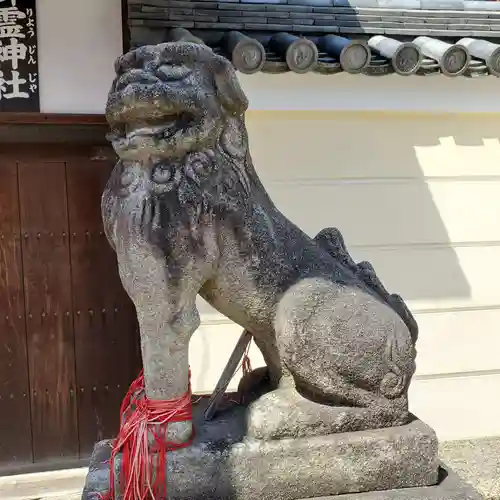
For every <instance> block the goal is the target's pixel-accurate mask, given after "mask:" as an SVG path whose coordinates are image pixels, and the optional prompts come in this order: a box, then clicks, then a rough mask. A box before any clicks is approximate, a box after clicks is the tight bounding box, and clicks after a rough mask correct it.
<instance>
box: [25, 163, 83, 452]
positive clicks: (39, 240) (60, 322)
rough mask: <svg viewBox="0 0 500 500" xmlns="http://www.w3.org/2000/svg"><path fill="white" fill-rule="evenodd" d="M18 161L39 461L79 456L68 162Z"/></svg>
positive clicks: (28, 334) (31, 371)
mask: <svg viewBox="0 0 500 500" xmlns="http://www.w3.org/2000/svg"><path fill="white" fill-rule="evenodd" d="M18 165H19V192H20V207H21V231H22V253H23V267H24V287H25V299H26V314H27V341H28V357H29V375H30V386H31V407H32V433H33V452H34V460H35V462H39V461H42V460H44V459H57V458H63V457H64V458H65V457H68V458H70V457H77V456H78V430H77V416H76V398H75V387H76V380H75V355H74V335H73V319H72V314H71V312H72V304H71V272H70V251H69V235H68V211H67V200H66V178H65V163H64V161H48V160H47V161H42V160H36V159H32V160H26V161H25V162H19V163H18Z"/></svg>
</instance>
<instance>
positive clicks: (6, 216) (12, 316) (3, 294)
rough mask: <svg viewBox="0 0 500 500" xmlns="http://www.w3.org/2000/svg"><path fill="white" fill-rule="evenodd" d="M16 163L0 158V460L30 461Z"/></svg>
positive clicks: (30, 445) (17, 462)
mask: <svg viewBox="0 0 500 500" xmlns="http://www.w3.org/2000/svg"><path fill="white" fill-rule="evenodd" d="M28 394H29V385H28V360H27V355H26V325H25V315H24V295H23V282H22V258H21V244H20V228H19V198H18V183H17V166H16V162H15V161H14V160H13V159H7V158H2V157H0V464H9V465H12V464H22V463H29V462H31V461H32V460H33V455H32V443H31V418H30V401H29V397H28Z"/></svg>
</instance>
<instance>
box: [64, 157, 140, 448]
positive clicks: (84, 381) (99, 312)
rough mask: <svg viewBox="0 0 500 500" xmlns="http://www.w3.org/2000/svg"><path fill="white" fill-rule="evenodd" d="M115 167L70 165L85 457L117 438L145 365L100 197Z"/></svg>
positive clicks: (104, 162) (109, 162)
mask: <svg viewBox="0 0 500 500" xmlns="http://www.w3.org/2000/svg"><path fill="white" fill-rule="evenodd" d="M113 164H114V159H107V158H106V157H105V156H104V157H101V158H100V157H97V158H96V157H94V159H91V157H90V155H89V156H88V157H85V158H79V159H74V160H69V161H68V163H67V175H68V207H69V220H70V223H69V224H70V232H71V270H72V283H73V286H72V289H73V305H74V312H75V343H76V373H77V384H78V420H79V423H80V425H79V432H80V434H79V437H80V454H81V456H82V457H85V456H87V455H89V454H90V453H91V451H92V448H93V445H94V443H95V442H96V441H97V440H100V439H103V438H109V437H113V436H114V435H116V433H117V430H118V427H119V409H120V405H121V401H122V399H123V396H124V395H125V393H126V390H127V388H128V386H129V384H130V382H131V381H132V380H133V379H134V378H135V377H136V376H137V374H138V372H139V370H140V364H141V360H140V348H139V335H138V330H137V322H136V317H135V310H134V307H133V304H132V302H131V300H130V299H129V298H128V296H127V295H126V293H125V291H124V290H123V287H122V285H121V282H120V279H119V276H118V270H117V264H116V257H115V254H114V251H113V250H112V249H111V247H110V245H109V243H108V241H107V239H106V237H105V235H104V232H103V227H102V219H101V210H100V202H101V194H102V191H103V189H104V186H105V184H106V181H107V179H108V177H109V175H110V172H111V170H112V168H113Z"/></svg>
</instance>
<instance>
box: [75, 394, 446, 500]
mask: <svg viewBox="0 0 500 500" xmlns="http://www.w3.org/2000/svg"><path fill="white" fill-rule="evenodd" d="M204 405H205V403H202V404H200V405H197V406H196V411H195V427H196V431H197V432H196V438H195V441H194V443H193V444H192V445H191V446H190V447H189V448H186V449H183V450H179V451H177V452H175V453H172V454H170V455H169V457H168V474H167V490H168V493H169V499H170V500H174V499H175V500H181V499H182V500H202V499H203V500H220V499H225V500H295V499H300V498H311V497H318V496H326V495H335V494H342V493H349V492H352V493H357V492H363V491H370V490H384V489H394V488H409V487H415V486H425V485H433V484H436V482H437V480H438V458H437V440H436V437H435V434H434V432H433V431H432V430H431V429H430V428H429V427H428V426H426V425H425V424H424V423H422V422H421V421H419V420H414V421H413V422H411V423H409V424H407V425H404V426H400V427H391V428H387V429H379V430H373V431H361V432H352V433H342V434H331V435H328V436H320V437H309V438H298V439H283V440H275V441H259V440H255V439H251V438H245V437H244V434H245V408H244V407H241V406H233V407H232V408H230V409H229V410H226V411H225V412H224V413H222V414H221V415H220V416H219V417H218V418H217V419H215V420H214V421H212V422H204V421H203V416H202V414H203V410H204ZM109 453H110V445H109V442H108V441H103V442H101V443H98V444H97V445H96V448H95V450H94V455H93V457H92V461H91V465H90V472H89V476H88V478H87V485H86V489H85V492H84V495H83V500H98V498H99V496H98V492H99V491H106V490H107V489H108V486H109V485H108V478H109V464H108V463H106V461H107V460H108V459H109ZM119 466H120V459H118V461H117V464H116V467H117V469H116V470H117V477H118V469H119Z"/></svg>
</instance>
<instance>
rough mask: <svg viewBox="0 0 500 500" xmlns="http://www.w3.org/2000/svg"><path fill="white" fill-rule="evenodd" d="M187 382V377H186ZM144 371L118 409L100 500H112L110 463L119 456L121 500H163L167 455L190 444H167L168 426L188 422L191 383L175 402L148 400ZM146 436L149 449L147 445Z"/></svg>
mask: <svg viewBox="0 0 500 500" xmlns="http://www.w3.org/2000/svg"><path fill="white" fill-rule="evenodd" d="M190 379H191V374H190ZM144 388H145V386H144V370H143V371H141V373H140V375H139V377H138V378H137V379H136V380H135V381H134V382H133V383H132V384H131V386H130V389H129V391H128V393H127V395H126V396H125V398H124V400H123V402H122V406H121V409H120V422H121V426H120V432H119V434H118V437H117V438H116V439H115V441H114V443H113V451H112V453H111V458H110V475H109V486H110V489H109V493H108V494H106V495H104V496H103V497H102V498H103V499H104V500H115V473H114V463H115V459H116V455H117V454H118V453H119V452H120V451H121V452H122V464H121V476H120V486H121V490H122V491H121V495H122V498H123V500H166V498H167V488H166V463H167V453H168V452H169V451H174V450H178V449H180V448H185V447H187V446H189V445H190V444H191V442H192V438H191V440H190V441H188V442H186V443H181V444H178V443H172V442H168V441H167V429H168V424H170V423H172V422H184V421H186V420H192V418H193V412H192V402H191V381H189V386H188V390H187V391H186V393H185V394H184V395H183V396H181V397H180V398H179V399H172V400H168V401H154V400H150V399H148V398H147V397H146V395H145V394H144ZM148 434H152V435H153V439H154V443H153V445H152V446H151V445H148Z"/></svg>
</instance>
